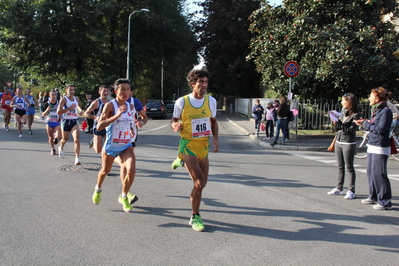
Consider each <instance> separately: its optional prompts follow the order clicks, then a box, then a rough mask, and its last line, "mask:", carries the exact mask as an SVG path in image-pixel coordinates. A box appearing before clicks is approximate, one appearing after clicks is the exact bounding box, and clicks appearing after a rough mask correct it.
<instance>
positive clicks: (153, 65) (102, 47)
mask: <svg viewBox="0 0 399 266" xmlns="http://www.w3.org/2000/svg"><path fill="white" fill-rule="evenodd" d="M141 8H147V9H149V10H150V12H142V13H135V14H134V16H132V18H131V47H130V49H131V54H130V57H131V61H130V69H131V74H130V76H131V78H132V82H133V87H134V88H136V89H137V91H138V95H139V96H141V98H148V97H154V98H160V96H161V95H160V87H161V62H162V60H163V62H164V79H165V81H164V84H165V86H164V87H165V97H166V98H171V97H172V94H173V93H174V92H175V91H176V86H177V84H178V82H179V81H181V80H184V77H185V75H186V73H187V72H188V70H189V69H190V68H192V67H193V65H195V64H196V63H197V62H198V59H197V48H198V45H197V41H196V38H195V35H194V34H193V33H192V30H191V28H190V26H189V23H188V20H187V18H186V16H184V14H183V11H184V10H183V8H184V1H182V0H163V1H157V0H2V1H1V2H0V43H1V44H2V45H1V46H0V49H1V50H0V52H1V53H2V54H3V55H5V54H7V55H12V57H10V56H8V57H4V56H3V57H2V58H3V59H4V58H7V59H8V60H3V63H4V64H5V65H8V66H11V67H12V68H13V69H14V70H15V71H18V72H23V73H29V74H30V75H31V76H32V77H34V78H37V79H39V80H40V82H41V85H42V86H47V85H48V84H50V86H60V85H61V84H65V83H71V82H73V83H75V84H77V85H78V87H80V88H82V89H83V90H92V91H95V90H96V87H97V86H98V85H99V84H102V83H105V84H111V83H112V82H113V81H114V80H115V79H117V78H119V77H125V76H126V50H127V27H128V17H129V14H130V13H131V12H132V11H135V10H140V9H141ZM10 58H11V59H10Z"/></svg>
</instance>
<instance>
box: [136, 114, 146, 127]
mask: <svg viewBox="0 0 399 266" xmlns="http://www.w3.org/2000/svg"><path fill="white" fill-rule="evenodd" d="M138 115H139V116H140V117H141V120H140V121H137V123H136V126H137V127H139V128H141V127H143V126H144V125H145V124H147V121H148V116H147V114H146V113H145V111H144V110H141V111H138Z"/></svg>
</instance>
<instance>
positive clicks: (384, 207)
mask: <svg viewBox="0 0 399 266" xmlns="http://www.w3.org/2000/svg"><path fill="white" fill-rule="evenodd" d="M373 208H374V210H378V211H384V210H392V206H382V205H380V204H377V205H374V206H373Z"/></svg>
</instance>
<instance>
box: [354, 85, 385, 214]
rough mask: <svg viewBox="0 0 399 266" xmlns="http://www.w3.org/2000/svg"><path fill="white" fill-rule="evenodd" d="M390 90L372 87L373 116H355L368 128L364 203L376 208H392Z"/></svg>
mask: <svg viewBox="0 0 399 266" xmlns="http://www.w3.org/2000/svg"><path fill="white" fill-rule="evenodd" d="M387 100H388V98H387V91H386V89H384V88H383V87H379V88H375V89H372V90H371V93H370V97H369V101H370V106H375V108H374V109H373V111H372V113H371V119H370V120H366V119H363V118H360V119H359V120H356V124H357V125H358V126H362V127H364V128H365V129H366V130H367V131H369V132H370V133H369V135H368V137H369V139H368V143H367V178H368V183H369V193H370V194H369V196H368V198H367V199H364V200H362V203H363V204H374V203H377V204H376V205H374V206H373V208H374V209H375V210H390V209H392V202H391V197H392V191H391V183H390V182H389V179H388V171H387V162H388V157H389V155H390V153H391V145H390V144H391V143H390V141H389V130H390V128H391V123H392V111H391V110H390V109H389V108H388V106H387Z"/></svg>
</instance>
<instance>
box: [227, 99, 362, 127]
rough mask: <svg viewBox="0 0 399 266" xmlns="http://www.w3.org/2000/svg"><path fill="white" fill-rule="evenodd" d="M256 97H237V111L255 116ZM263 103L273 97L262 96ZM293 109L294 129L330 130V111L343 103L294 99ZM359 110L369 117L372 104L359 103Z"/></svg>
mask: <svg viewBox="0 0 399 266" xmlns="http://www.w3.org/2000/svg"><path fill="white" fill-rule="evenodd" d="M255 100H256V99H251V98H249V99H243V98H240V99H236V100H235V112H236V113H240V114H243V115H245V116H248V118H250V117H253V115H252V108H253V106H254V105H255ZM259 100H260V103H261V105H262V106H263V107H264V108H265V107H266V104H267V102H269V101H272V100H273V99H269V98H261V99H259ZM290 107H291V109H296V110H298V115H297V116H295V118H294V121H292V122H290V124H289V127H290V128H292V129H307V130H328V129H331V126H332V124H331V120H330V117H329V114H328V112H329V111H332V110H335V111H338V112H340V111H341V109H342V105H341V103H340V102H339V101H334V100H322V99H320V100H312V101H311V100H305V101H298V100H296V99H294V100H292V101H291V103H290ZM359 111H360V112H361V113H362V114H363V117H366V118H369V116H370V106H369V104H368V103H361V104H359Z"/></svg>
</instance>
